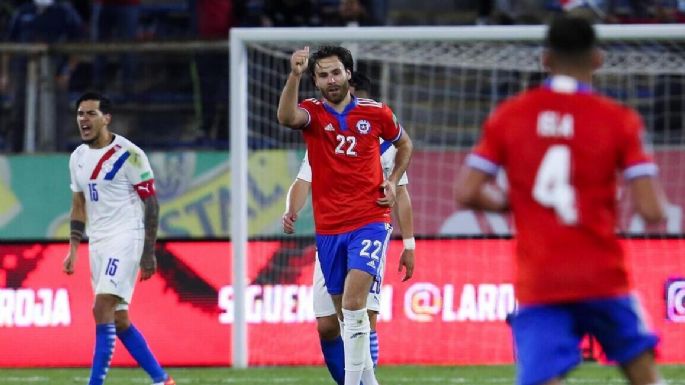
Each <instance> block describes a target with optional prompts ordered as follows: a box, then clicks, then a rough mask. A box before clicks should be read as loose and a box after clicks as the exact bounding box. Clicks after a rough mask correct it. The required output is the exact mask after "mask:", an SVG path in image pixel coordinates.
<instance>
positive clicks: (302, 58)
mask: <svg viewBox="0 0 685 385" xmlns="http://www.w3.org/2000/svg"><path fill="white" fill-rule="evenodd" d="M308 62H309V47H304V49H301V50H297V51H295V52H293V54H292V56H291V57H290V74H289V75H288V80H286V82H285V87H283V91H282V92H281V97H280V99H279V100H278V114H277V115H278V123H280V124H282V125H284V126H287V127H290V128H301V127H302V126H304V125H305V124H307V121H308V119H309V116H308V115H307V112H305V111H304V110H302V109H301V108H298V107H297V103H298V92H299V88H300V79H301V78H302V74H304V72H305V71H306V70H307V63H308Z"/></svg>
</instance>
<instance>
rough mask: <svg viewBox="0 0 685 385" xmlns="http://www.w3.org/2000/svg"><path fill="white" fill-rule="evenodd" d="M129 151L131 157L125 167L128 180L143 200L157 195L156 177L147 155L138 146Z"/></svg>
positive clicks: (130, 148)
mask: <svg viewBox="0 0 685 385" xmlns="http://www.w3.org/2000/svg"><path fill="white" fill-rule="evenodd" d="M127 151H128V152H129V157H128V159H127V160H126V165H125V167H124V170H125V172H126V178H127V179H128V180H129V182H130V183H131V185H133V188H134V189H135V190H136V192H137V193H138V195H139V196H140V197H141V199H142V198H146V197H148V196H151V195H155V186H154V177H155V176H154V174H153V172H152V167H150V161H149V160H148V158H147V155H145V152H143V150H141V149H140V148H138V147H136V146H131V147H129V148H128V149H127Z"/></svg>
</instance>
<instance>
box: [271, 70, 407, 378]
mask: <svg viewBox="0 0 685 385" xmlns="http://www.w3.org/2000/svg"><path fill="white" fill-rule="evenodd" d="M370 91H371V80H369V78H368V77H366V76H365V75H363V74H362V73H360V72H355V73H354V74H352V78H351V79H350V92H351V93H352V95H354V96H356V97H357V98H359V99H362V98H363V99H368V98H369V93H370ZM381 152H382V153H381V165H382V167H383V171H384V173H385V175H386V176H388V175H389V174H390V171H392V169H393V168H394V163H395V153H396V150H395V147H393V146H392V145H391V144H390V143H388V142H383V143H381ZM311 182H312V169H311V167H310V166H309V159H308V157H307V154H306V153H305V156H304V159H303V160H302V165H301V166H300V171H299V172H298V174H297V178H296V179H295V181H294V182H293V184H292V185H291V186H290V189H289V190H288V199H287V203H286V211H285V213H284V214H283V232H285V233H286V234H293V233H294V232H295V221H296V220H297V216H298V213H299V212H300V210H301V209H302V207H304V204H305V202H306V200H307V197H308V196H309V191H310V189H311ZM408 183H409V180H408V179H407V174H406V173H405V174H403V175H402V177H401V178H400V180H399V181H398V183H397V204H396V205H395V209H394V212H395V215H396V218H398V223H399V226H400V232H401V234H402V239H403V242H404V250H403V251H402V255H401V256H400V261H399V266H398V271H402V268H405V274H404V277H403V279H402V280H403V281H406V280H408V279H409V278H411V276H412V274H413V272H414V249H415V244H416V242H415V240H414V221H413V214H412V208H411V199H410V196H409V191H408V190H407V186H406V185H407V184H408ZM381 266H382V267H381V268H380V269H379V279H378V280H377V281H375V282H374V283H373V285H372V286H371V291H370V292H369V294H368V298H367V300H366V307H367V310H368V314H369V323H370V326H371V333H370V336H369V338H370V350H371V359H372V360H373V364H374V366H376V365H377V364H378V354H379V344H378V334H377V333H376V320H377V317H378V312H379V311H380V304H381V285H382V281H383V275H384V270H385V259H383V260H382V261H381ZM313 282H314V295H313V299H314V314H315V315H316V327H317V331H318V333H319V340H320V342H321V352H322V353H323V357H324V361H325V362H326V366H327V367H328V371H329V372H330V373H331V376H332V377H333V379H334V380H335V382H336V383H337V384H338V385H343V384H344V380H345V368H344V363H345V357H344V349H343V340H342V338H341V337H340V325H339V323H338V317H337V316H336V311H335V306H334V304H333V300H332V299H331V296H330V294H328V291H327V289H326V283H325V281H324V277H323V273H322V272H321V266H320V264H319V257H318V253H317V256H316V265H315V267H314V279H313Z"/></svg>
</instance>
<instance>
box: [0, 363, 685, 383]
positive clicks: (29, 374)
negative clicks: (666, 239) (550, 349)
mask: <svg viewBox="0 0 685 385" xmlns="http://www.w3.org/2000/svg"><path fill="white" fill-rule="evenodd" d="M661 370H662V373H663V375H664V377H665V378H666V382H667V384H669V385H685V366H662V367H661ZM169 373H171V375H173V376H174V378H175V379H176V383H177V384H178V385H191V384H192V385H222V384H231V385H267V384H277V385H315V384H316V385H334V383H333V381H332V380H331V379H330V377H329V376H328V372H327V371H326V369H325V368H323V367H268V368H250V369H243V370H241V369H230V368H216V367H211V368H170V369H169ZM377 373H378V379H379V382H380V384H381V385H431V384H435V385H449V384H463V385H505V384H513V383H514V368H513V367H512V366H381V367H379V368H378V370H377ZM87 382H88V369H40V368H31V369H0V384H2V385H21V384H31V385H42V384H45V385H48V384H49V385H72V384H86V383H87ZM624 383H625V381H624V380H623V379H622V377H621V376H620V374H619V372H618V370H617V369H616V368H614V367H607V366H601V365H595V364H584V365H582V366H581V367H580V369H578V370H575V371H574V372H572V373H571V375H570V376H569V377H568V378H567V384H569V385H585V384H588V385H590V384H593V385H605V384H609V385H610V384H624ZM105 384H106V385H123V384H130V385H134V384H150V380H149V379H148V377H147V376H146V375H145V373H144V372H143V371H142V370H141V369H128V368H114V369H112V370H111V371H110V372H109V375H108V376H107V381H106V382H105Z"/></svg>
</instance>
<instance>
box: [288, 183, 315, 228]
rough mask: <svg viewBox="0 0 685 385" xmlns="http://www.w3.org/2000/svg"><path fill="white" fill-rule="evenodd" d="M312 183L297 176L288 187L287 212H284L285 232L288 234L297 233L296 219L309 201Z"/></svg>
mask: <svg viewBox="0 0 685 385" xmlns="http://www.w3.org/2000/svg"><path fill="white" fill-rule="evenodd" d="M311 186H312V184H311V183H310V182H307V181H306V180H303V179H299V178H296V179H295V180H294V181H293V184H291V185H290V188H289V189H288V195H287V197H286V203H285V213H283V232H284V233H286V234H293V233H295V221H296V220H297V215H298V213H299V212H300V210H302V207H304V204H305V202H307V196H308V195H309V190H310V189H311Z"/></svg>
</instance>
